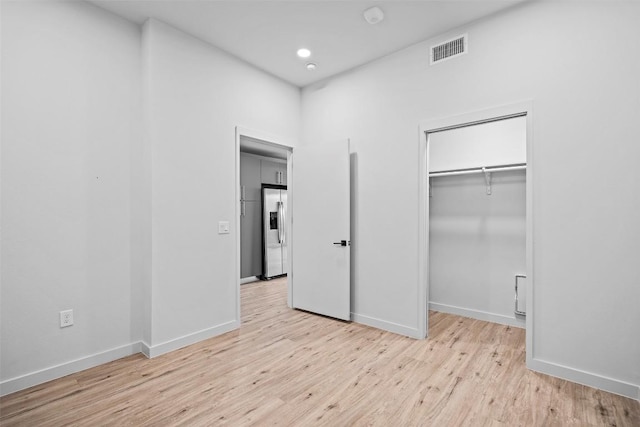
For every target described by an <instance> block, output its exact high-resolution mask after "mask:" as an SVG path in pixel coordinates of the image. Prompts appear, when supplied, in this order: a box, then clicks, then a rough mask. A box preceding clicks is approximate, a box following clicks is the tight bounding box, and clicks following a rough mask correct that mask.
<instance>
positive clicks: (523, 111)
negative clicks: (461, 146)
mask: <svg viewBox="0 0 640 427" xmlns="http://www.w3.org/2000/svg"><path fill="white" fill-rule="evenodd" d="M512 116H513V117H517V116H525V117H526V127H527V129H526V153H527V169H526V185H525V189H526V210H525V212H526V248H525V253H526V275H527V302H526V313H527V314H526V318H525V335H526V364H527V366H530V365H531V361H532V360H533V316H534V310H533V294H534V283H535V282H534V277H533V176H534V170H535V169H534V158H533V101H525V102H520V103H516V104H509V105H503V106H499V107H495V108H490V109H487V110H480V111H475V112H470V113H465V114H461V115H456V116H450V117H445V118H440V119H432V120H424V121H421V122H420V126H419V131H420V135H419V136H420V139H419V156H418V158H419V173H418V178H419V182H418V188H419V209H418V211H419V212H418V215H419V228H418V257H419V258H418V259H419V261H418V264H419V270H418V316H419V317H418V321H419V324H418V327H419V334H420V337H421V338H427V337H428V335H429V316H428V313H429V271H428V269H429V162H428V161H427V160H428V155H429V134H430V133H434V132H437V131H443V130H448V129H456V128H460V127H465V126H470V125H474V124H481V123H485V122H491V121H495V120H499V119H501V118H503V119H504V118H508V117H512Z"/></svg>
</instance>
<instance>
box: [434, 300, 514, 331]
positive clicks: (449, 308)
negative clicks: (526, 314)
mask: <svg viewBox="0 0 640 427" xmlns="http://www.w3.org/2000/svg"><path fill="white" fill-rule="evenodd" d="M429 310H433V311H439V312H442V313H449V314H457V315H458V316H464V317H470V318H472V319H478V320H485V321H487V322H493V323H499V324H501V325H508V326H514V327H516V328H524V327H525V321H524V318H523V319H522V320H520V319H517V318H515V317H509V316H504V315H502V314H495V313H489V312H486V311H480V310H472V309H469V308H462V307H456V306H455V305H447V304H439V303H437V302H430V303H429ZM514 316H515V315H514Z"/></svg>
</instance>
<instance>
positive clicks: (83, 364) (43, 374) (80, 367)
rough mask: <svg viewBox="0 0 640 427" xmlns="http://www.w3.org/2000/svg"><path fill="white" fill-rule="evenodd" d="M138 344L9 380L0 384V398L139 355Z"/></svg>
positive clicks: (113, 349)
mask: <svg viewBox="0 0 640 427" xmlns="http://www.w3.org/2000/svg"><path fill="white" fill-rule="evenodd" d="M140 348H141V347H140V343H131V344H127V345H123V346H122V347H116V348H112V349H110V350H106V351H103V352H100V353H95V354H92V355H89V356H85V357H81V358H79V359H75V360H72V361H70V362H65V363H61V364H59V365H56V366H51V367H50V368H45V369H41V370H39V371H35V372H31V373H28V374H25V375H21V376H19V377H15V378H10V379H8V380H4V381H2V382H0V396H4V395H6V394H9V393H13V392H16V391H19V390H24V389H25V388H29V387H33V386H34V385H38V384H42V383H45V382H47V381H51V380H55V379H57V378H61V377H64V376H66V375H69V374H73V373H76V372H80V371H84V370H85V369H89V368H93V367H95V366H98V365H102V364H104V363H108V362H111V361H114V360H116V359H121V358H123V357H127V356H131V355H132V354H136V353H140Z"/></svg>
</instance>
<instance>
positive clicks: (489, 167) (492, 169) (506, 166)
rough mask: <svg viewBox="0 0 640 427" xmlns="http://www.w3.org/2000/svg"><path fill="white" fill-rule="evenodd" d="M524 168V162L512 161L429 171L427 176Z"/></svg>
mask: <svg viewBox="0 0 640 427" xmlns="http://www.w3.org/2000/svg"><path fill="white" fill-rule="evenodd" d="M526 168H527V164H526V163H514V164H511V165H501V166H488V167H485V168H470V169H453V170H448V171H437V172H429V176H430V177H438V176H453V175H467V174H471V173H483V172H502V171H515V170H522V169H526Z"/></svg>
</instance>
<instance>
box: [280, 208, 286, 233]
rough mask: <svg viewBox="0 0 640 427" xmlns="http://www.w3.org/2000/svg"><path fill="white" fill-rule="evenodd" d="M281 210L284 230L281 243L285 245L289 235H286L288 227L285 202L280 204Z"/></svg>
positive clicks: (281, 226) (281, 224)
mask: <svg viewBox="0 0 640 427" xmlns="http://www.w3.org/2000/svg"><path fill="white" fill-rule="evenodd" d="M280 209H282V221H281V222H280V229H281V230H282V239H281V242H280V243H285V241H286V239H287V233H286V225H285V221H286V212H285V211H284V202H280Z"/></svg>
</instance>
